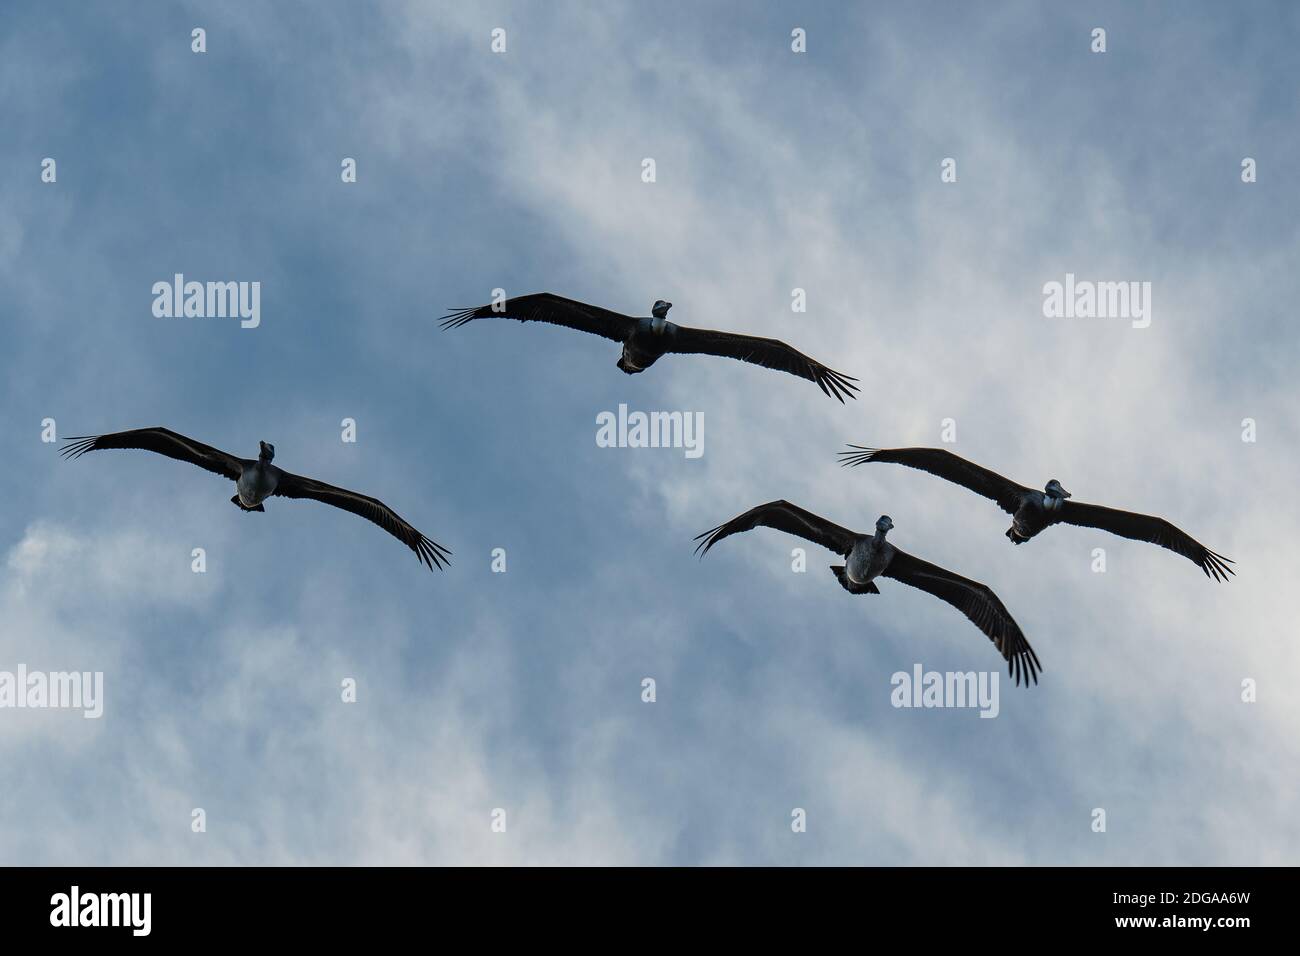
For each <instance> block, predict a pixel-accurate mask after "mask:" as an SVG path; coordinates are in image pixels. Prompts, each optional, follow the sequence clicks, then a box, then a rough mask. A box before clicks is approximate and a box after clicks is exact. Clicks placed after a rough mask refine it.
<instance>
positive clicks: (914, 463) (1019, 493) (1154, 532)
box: [840, 445, 1236, 581]
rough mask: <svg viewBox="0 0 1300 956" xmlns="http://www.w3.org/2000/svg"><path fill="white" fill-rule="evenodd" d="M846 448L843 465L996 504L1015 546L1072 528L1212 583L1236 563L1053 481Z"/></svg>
mask: <svg viewBox="0 0 1300 956" xmlns="http://www.w3.org/2000/svg"><path fill="white" fill-rule="evenodd" d="M849 448H850V450H849V451H842V452H840V456H841V458H842V461H841V462H840V463H841V464H844V465H861V464H864V463H866V462H869V461H890V462H895V463H897V464H900V465H906V466H907V467H909V468H919V469H921V471H928V472H929V473H930V474H932V475H938V476H939V477H940V478H946V479H948V480H949V481H951V482H955V483H956V484H959V485H962V486H963V487H965V488H969V489H970V490H971V491H973V492H975V493H976V494H978V495H983V496H984V497H985V498H988V499H990V500H992V501H996V502H997V503H998V505H999V507H1001V508H1002V510H1003V511H1005V512H1006V513H1007V514H1009V515H1011V516H1012V518H1011V527H1010V528H1008V529H1007V537H1008V538H1010V539H1011V541H1012V543H1013V544H1024V543H1025V542H1026V541H1028V540H1029V539H1030V538H1032V537H1033V536H1034V535H1036V534H1038V532H1040V531H1042V530H1043V529H1044V528H1048V527H1051V526H1052V525H1054V524H1075V525H1080V526H1082V527H1084V528H1098V529H1100V530H1102V531H1109V532H1110V533H1111V534H1117V535H1119V536H1120V537H1123V538H1132V539H1133V540H1134V541H1147V542H1150V543H1151V544H1158V545H1160V547H1162V548H1168V549H1169V550H1170V551H1174V552H1177V553H1178V554H1181V555H1182V556H1183V557H1185V558H1189V559H1190V560H1191V561H1192V562H1194V563H1195V564H1196V566H1197V567H1198V568H1200V569H1201V570H1202V571H1204V572H1205V576H1206V577H1207V578H1213V579H1214V580H1216V581H1226V580H1228V575H1230V574H1235V573H1236V572H1234V571H1233V570H1232V568H1230V567H1228V565H1229V564H1234V563H1235V562H1234V561H1233V560H1232V559H1231V558H1225V557H1224V556H1223V555H1221V554H1217V553H1215V552H1214V551H1211V550H1210V549H1209V548H1207V547H1206V546H1205V545H1203V544H1201V543H1200V542H1198V541H1196V540H1195V539H1194V538H1192V536H1191V535H1189V534H1187V532H1185V531H1181V530H1179V529H1178V528H1176V527H1174V526H1173V525H1172V524H1170V523H1169V522H1168V521H1166V520H1165V519H1164V518H1154V517H1152V516H1151V515H1143V514H1137V513H1135V512H1132V511H1119V510H1117V509H1115V508H1103V507H1102V506H1101V505H1087V504H1083V503H1081V502H1077V501H1067V500H1066V499H1067V498H1069V497H1070V493H1069V492H1068V491H1066V490H1065V489H1064V488H1062V487H1061V483H1060V482H1059V481H1057V480H1056V479H1055V478H1053V479H1052V480H1051V481H1049V482H1048V483H1047V486H1046V487H1045V488H1044V489H1043V490H1042V491H1034V490H1033V489H1031V488H1026V487H1025V486H1024V485H1018V484H1016V483H1015V482H1014V481H1010V480H1008V479H1006V478H1003V477H1002V476H1001V475H999V474H997V473H996V472H992V471H989V470H988V469H987V468H981V467H980V466H979V465H976V464H975V463H973V462H969V461H967V460H966V459H965V458H961V457H958V456H957V455H954V454H953V453H952V452H950V451H945V450H944V449H942V448H865V447H863V446H861V445H850V446H849Z"/></svg>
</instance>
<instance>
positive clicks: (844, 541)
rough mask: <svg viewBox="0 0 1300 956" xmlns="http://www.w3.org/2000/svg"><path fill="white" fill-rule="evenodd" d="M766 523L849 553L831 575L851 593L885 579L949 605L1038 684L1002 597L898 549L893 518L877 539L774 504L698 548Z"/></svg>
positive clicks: (714, 533)
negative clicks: (892, 538) (888, 536)
mask: <svg viewBox="0 0 1300 956" xmlns="http://www.w3.org/2000/svg"><path fill="white" fill-rule="evenodd" d="M760 525H761V526H763V527H767V528H776V529H777V530H778V531H785V532H786V533H788V534H793V535H798V536H799V537H801V538H805V539H807V540H808V541H811V542H813V543H814V544H820V545H821V546H822V547H824V548H829V549H830V550H831V551H834V552H835V553H836V554H839V555H843V556H844V558H845V559H846V560H845V562H844V564H842V565H833V566H832V567H831V571H832V572H833V573H834V574H835V577H836V578H837V579H838V580H839V582H840V584H841V585H843V587H844V590H846V591H848V592H849V593H850V594H879V593H880V590H879V589H878V588H877V587H876V585H875V583H874V579H875V578H876V577H878V576H880V575H884V576H885V577H887V578H893V579H894V580H895V581H901V582H902V583H903V584H910V585H911V586H912V587H914V588H920V589H921V590H922V591H927V592H929V593H930V594H933V595H934V596H935V597H937V598H941V599H942V600H944V601H947V602H948V603H949V604H951V605H952V606H953V607H955V608H956V609H957V610H959V611H961V612H962V613H963V614H965V615H966V617H967V618H969V619H970V621H971V622H972V623H974V625H975V626H976V627H978V628H979V629H980V630H981V631H983V632H984V634H985V636H986V637H988V639H989V640H991V641H992V642H993V645H994V646H995V647H996V648H997V649H998V651H999V652H1000V653H1001V654H1002V657H1003V659H1004V660H1005V661H1006V662H1007V669H1008V671H1010V673H1011V675H1012V676H1013V677H1015V679H1016V684H1017V686H1018V685H1019V684H1020V679H1021V677H1024V678H1025V685H1026V686H1028V685H1029V681H1030V680H1031V679H1032V680H1033V682H1034V683H1035V684H1037V683H1038V672H1039V671H1040V670H1042V669H1043V668H1042V665H1041V664H1039V663H1038V655H1036V654H1035V653H1034V649H1033V648H1032V647H1030V646H1029V642H1028V641H1027V640H1025V635H1024V634H1022V633H1021V632H1020V625H1018V624H1017V623H1016V622H1015V620H1014V619H1013V618H1012V617H1011V612H1010V611H1008V610H1007V609H1006V607H1005V606H1004V605H1003V604H1002V602H1001V601H1000V600H998V596H997V595H996V594H994V593H993V591H992V590H991V589H990V588H988V587H986V586H985V585H983V584H980V583H979V582H978V581H972V580H970V579H969V578H963V577H962V576H961V575H959V574H953V573H952V572H951V571H948V570H945V569H944V568H941V567H939V566H938V565H935V564H930V563H929V562H928V561H922V560H921V559H920V558H916V557H913V556H912V555H910V554H908V553H907V552H906V551H900V550H899V549H898V548H896V547H894V546H893V545H892V544H890V543H889V542H888V541H886V540H885V535H886V534H888V533H889V531H890V530H891V529H892V528H893V527H894V522H893V521H891V520H890V518H889V516H888V515H881V516H880V520H878V521H877V522H876V533H875V534H874V535H870V534H859V533H857V532H853V531H850V530H848V529H847V528H841V527H840V526H839V525H837V524H832V523H831V522H829V521H827V520H826V519H825V518H821V517H818V516H817V515H815V514H813V513H812V512H811V511H805V510H804V509H803V508H800V507H798V506H797V505H792V504H790V502H788V501H769V502H768V503H767V504H765V505H759V506H758V507H757V508H751V509H750V510H749V511H746V512H745V513H744V514H743V515H738V516H737V517H735V518H732V519H731V520H730V521H728V522H727V523H726V524H721V525H718V527H716V528H713V529H711V530H709V531H706V532H704V533H703V534H701V535H697V536H696V538H695V540H696V541H699V542H700V543H699V544H698V545H697V546H696V548H695V550H696V552H697V553H699V555H700V557H701V558H703V557H704V555H706V554H708V553H709V549H710V548H712V547H713V546H714V545H715V544H717V543H718V542H719V541H721V540H722V539H723V538H725V537H727V536H728V535H733V534H736V533H738V532H741V531H748V530H750V529H751V528H756V527H758V526H760Z"/></svg>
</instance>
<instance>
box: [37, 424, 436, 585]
mask: <svg viewBox="0 0 1300 956" xmlns="http://www.w3.org/2000/svg"><path fill="white" fill-rule="evenodd" d="M258 445H259V446H260V449H259V452H258V456H257V460H256V461H251V460H250V459H247V458H236V457H235V456H234V455H230V454H227V453H226V452H224V451H220V450H219V449H216V448H213V447H212V446H211V445H205V444H203V443H202V442H199V441H195V440H194V439H192V438H186V437H185V436H184V435H180V434H178V433H176V432H174V431H171V430H170V429H167V428H162V427H158V428H137V429H134V430H132V431H126V432H114V433H113V434H111V435H83V436H80V437H76V438H70V439H69V440H68V444H66V445H64V446H63V448H62V449H61V450H60V451H61V454H62V455H63V456H64V457H65V458H68V459H73V458H80V457H81V456H82V455H84V454H86V453H87V452H91V451H100V450H101V449H104V448H141V449H144V450H145V451H152V452H157V453H158V454H159V455H166V456H167V457H168V458H175V459H176V460H178V461H188V462H189V463H190V464H191V465H198V466H199V467H200V468H203V469H206V470H207V471H210V472H212V473H213V474H216V475H221V476H222V477H224V478H229V479H230V480H231V481H233V482H234V483H235V495H234V497H232V498H231V499H230V501H231V503H233V504H235V505H237V506H238V507H239V508H240V510H242V511H262V512H265V511H266V508H264V507H263V505H262V502H264V501H265V500H266V499H267V498H269V497H271V496H272V495H279V496H280V497H282V498H311V499H314V500H315V501H322V502H324V503H325V504H327V505H333V506H334V507H336V508H342V509H343V510H344V511H350V512H352V513H353V514H354V515H360V516H361V517H363V518H365V519H366V520H367V521H372V522H374V523H375V524H377V525H379V527H381V528H383V529H384V530H385V531H387V532H388V533H389V534H391V535H392V536H393V537H394V538H396V539H397V540H398V541H400V542H402V544H404V545H406V546H407V547H408V548H410V549H411V550H412V551H414V552H415V556H416V557H417V558H419V560H420V561H421V563H423V564H425V565H427V566H428V568H429V570H430V571H432V570H433V569H434V568H435V567H437V568H442V567H444V566H445V565H446V564H448V563H449V556H450V554H451V552H450V551H448V550H447V549H446V548H444V547H443V546H442V545H440V544H437V543H435V542H433V541H430V540H429V539H428V538H426V537H425V536H424V535H422V534H420V532H419V531H417V530H416V529H415V528H413V527H412V526H411V525H410V524H408V523H407V522H406V521H403V520H402V518H401V517H400V516H399V515H398V514H397V512H395V511H393V509H392V508H390V507H388V505H386V504H384V503H383V502H382V501H379V500H378V499H376V498H371V497H368V496H367V495H362V494H358V493H357V492H355V491H348V490H347V489H346V488H336V487H334V486H333V485H327V484H325V482H323V481H317V480H316V479H314V478H304V477H303V476H302V475H295V474H293V473H291V472H288V471H284V470H282V469H280V468H277V467H276V466H275V465H273V464H271V460H272V459H273V458H274V457H275V446H274V445H272V444H271V443H270V442H259V443H258Z"/></svg>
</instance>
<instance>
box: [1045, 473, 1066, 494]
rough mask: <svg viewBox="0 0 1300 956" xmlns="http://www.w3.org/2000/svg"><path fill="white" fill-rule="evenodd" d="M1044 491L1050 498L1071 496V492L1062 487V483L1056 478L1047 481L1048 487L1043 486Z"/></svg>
mask: <svg viewBox="0 0 1300 956" xmlns="http://www.w3.org/2000/svg"><path fill="white" fill-rule="evenodd" d="M1043 491H1044V492H1046V493H1047V497H1049V498H1068V497H1070V493H1069V492H1068V491H1066V490H1065V489H1064V488H1062V487H1061V483H1060V482H1059V481H1057V480H1056V479H1055V478H1053V479H1052V480H1051V481H1049V482H1048V483H1047V485H1046V487H1044V488H1043Z"/></svg>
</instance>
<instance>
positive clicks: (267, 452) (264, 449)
mask: <svg viewBox="0 0 1300 956" xmlns="http://www.w3.org/2000/svg"><path fill="white" fill-rule="evenodd" d="M257 444H258V445H260V446H261V454H259V455H258V456H257V460H258V461H270V460H271V459H272V458H274V457H275V446H274V445H272V444H271V443H270V442H269V441H260V442H258V443H257Z"/></svg>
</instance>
